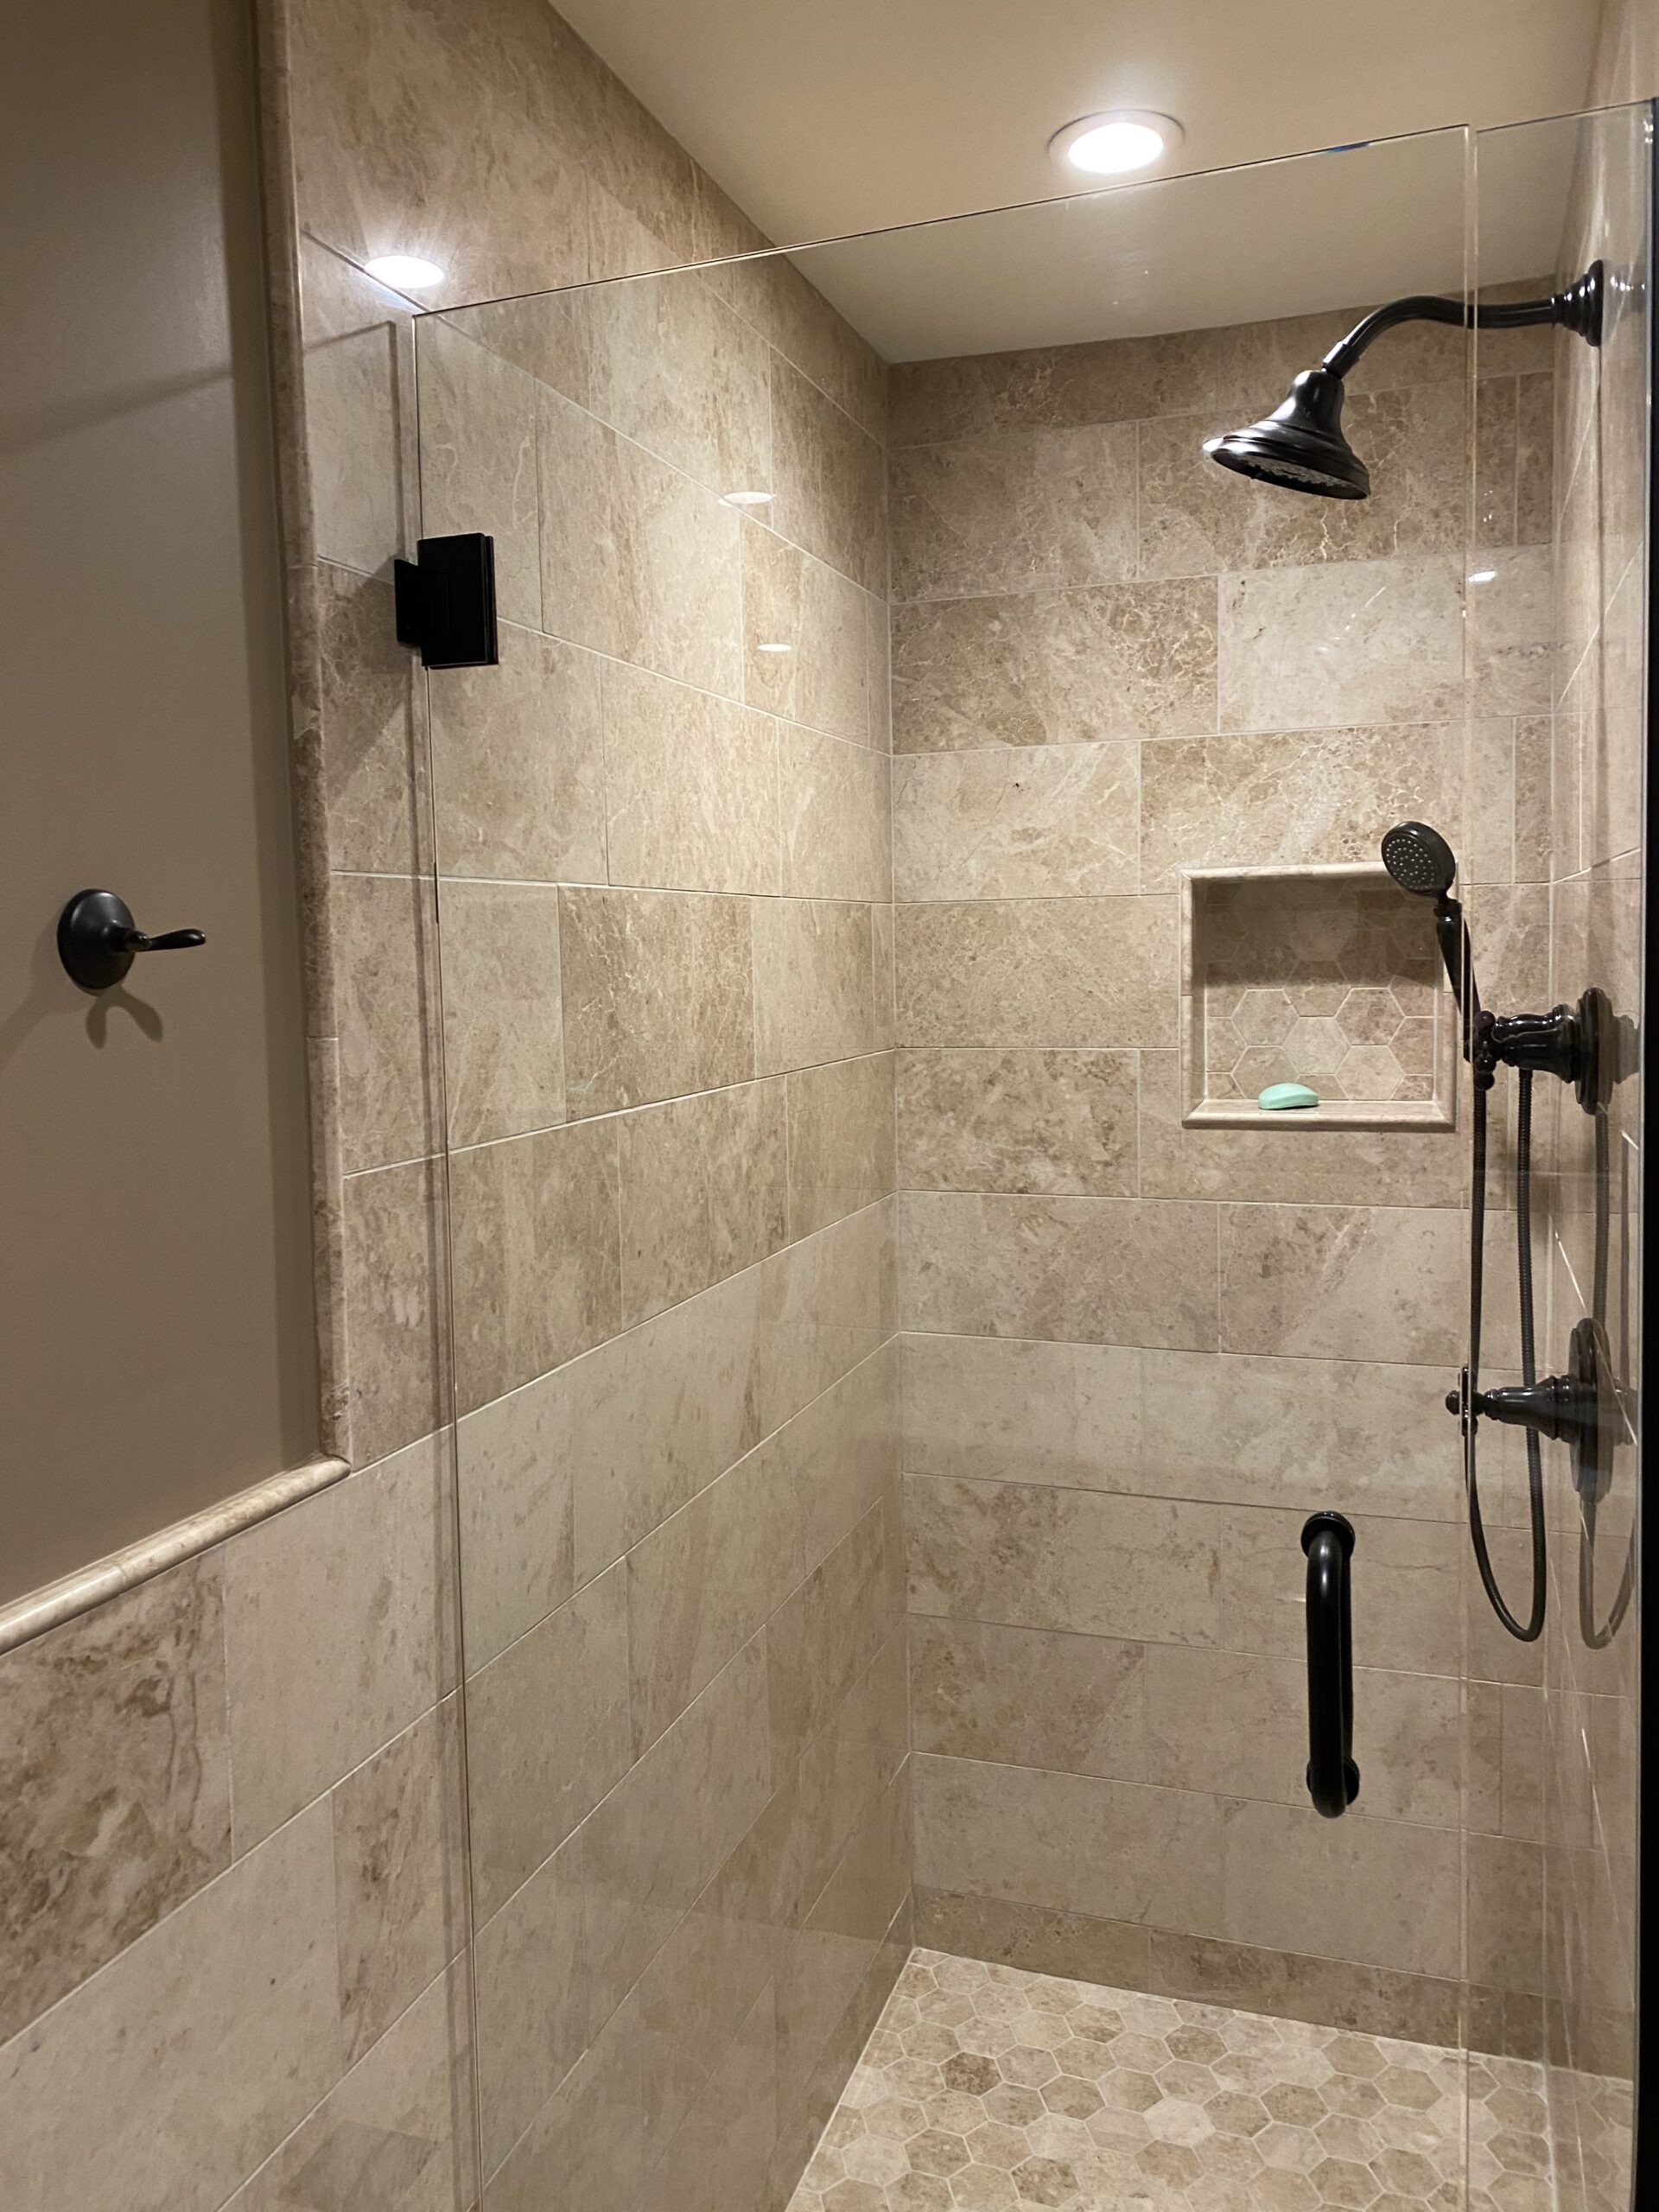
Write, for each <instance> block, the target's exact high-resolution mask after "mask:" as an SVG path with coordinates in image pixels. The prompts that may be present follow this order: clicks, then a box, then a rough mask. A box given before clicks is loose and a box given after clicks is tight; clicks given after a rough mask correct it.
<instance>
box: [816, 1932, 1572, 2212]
mask: <svg viewBox="0 0 1659 2212" xmlns="http://www.w3.org/2000/svg"><path fill="white" fill-rule="evenodd" d="M1465 2072H1466V2075H1467V2088H1466V2098H1467V2104H1466V2107H1465ZM1465 2108H1466V2110H1467V2115H1468V2136H1469V2142H1470V2151H1471V2176H1470V2182H1471V2186H1470V2193H1469V2196H1468V2205H1469V2208H1470V2212H1550V2207H1551V2204H1552V2202H1553V2198H1552V2184H1551V2179H1550V2174H1549V2165H1548V2145H1547V2143H1546V2140H1545V2136H1544V2128H1545V2124H1546V2116H1545V2106H1544V2098H1543V2069H1542V2068H1541V2067H1539V2066H1535V2065H1533V2064H1530V2063H1528V2062H1526V2061H1523V2060H1521V2059H1510V2058H1486V2057H1482V2056H1473V2057H1471V2058H1470V2059H1468V2060H1467V2062H1466V2064H1465V2059H1464V2057H1463V2056H1462V2054H1461V2053H1459V2052H1457V2051H1452V2050H1440V2049H1437V2048H1435V2047H1433V2045H1430V2044H1414V2043H1396V2042H1395V2041H1393V2040H1391V2039H1390V2038H1389V2037H1387V2036H1370V2035H1357V2034H1354V2033H1351V2032H1350V2031H1346V2030H1344V2029H1339V2028H1323V2027H1310V2026H1306V2025H1305V2024H1303V2023H1302V2022H1300V2021H1298V2020H1274V2019H1267V2018H1263V2017H1262V2015H1261V2014H1259V2013H1255V2012H1230V2011H1227V2010H1224V2009H1223V2008H1221V2007H1219V2006H1217V2005H1197V2004H1191V2003H1187V2002H1185V2000H1182V1999H1171V1998H1166V1997H1143V1996H1140V1995H1138V1994H1136V1993H1135V1992H1133V1991H1130V1990H1123V1989H1103V1988H1099V1987H1096V1986H1093V1985H1092V1984H1090V1983H1088V1982H1080V1981H1060V1980H1054V1979H1052V1977H1050V1976H1048V1975H1046V1974H1027V1973H1025V1972H1024V1971H1022V1970H1021V1969H1020V1968H1019V1967H999V1966H989V1965H986V1964H983V1963H982V1962H981V1961H979V1960H976V1959H956V1958H949V1957H946V1956H945V1955H944V1954H942V1953H940V1952H938V1951H918V1952H917V1953H915V1955H913V1957H912V1960H911V1961H910V1964H909V1965H908V1966H907V1967H906V1969H905V1971H904V1973H903V1974H901V1975H900V1976H899V1981H898V1984H897V1986H895V1988H894V1990H893V1995H892V1997H891V1998H890V1999H888V2001H887V2009H886V2011H885V2012H883V2013H882V2015H881V2018H880V2023H879V2024H878V2025H877V2027H876V2030H875V2032H874V2035H873V2036H872V2037H870V2040H869V2043H868V2045H867V2046H866V2049H865V2051H864V2055H863V2056H862V2058H861V2060H860V2062H859V2064H858V2066H857V2068H856V2069H855V2072H854V2074H853V2077H852V2079H851V2081H850V2082H849V2083H848V2085H847V2089H846V2094H844V2095H843V2097H842V2101H841V2103H840V2105H839V2106H838V2107H837V2108H836V2113H835V2115H834V2117H833V2118H832V2119H831V2120H830V2122H829V2126H828V2127H827V2128H826V2129H825V2130H824V2133H823V2140H822V2141H821V2142H820V2144H819V2145H818V2148H817V2152H816V2153H815V2154H814V2157H813V2159H812V2162H811V2164H810V2165H809V2166H808V2168H807V2170H806V2174H805V2177H804V2179H803V2181H802V2183H801V2185H800V2187H799V2188H798V2190H796V2192H795V2195H794V2197H793V2198H792V2199H791V2207H790V2212H1037V2208H1039V2207H1040V2208H1045V2212H1047V2208H1052V2212H1326V2208H1331V2209H1332V2212H1462V2208H1463V2206H1464V2202H1465V2199H1464V2192H1463V2181H1462V2177H1463V2164H1464V2137H1465Z"/></svg>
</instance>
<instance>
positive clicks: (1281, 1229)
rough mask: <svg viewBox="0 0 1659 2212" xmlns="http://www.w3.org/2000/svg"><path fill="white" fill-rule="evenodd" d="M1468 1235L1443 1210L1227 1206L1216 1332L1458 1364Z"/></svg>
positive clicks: (1237, 1347) (1299, 1346) (1239, 1341)
mask: <svg viewBox="0 0 1659 2212" xmlns="http://www.w3.org/2000/svg"><path fill="white" fill-rule="evenodd" d="M1465 1242H1466V1230H1465V1223H1464V1220H1463V1218H1462V1217H1461V1215H1459V1214H1457V1213H1453V1212H1452V1211H1449V1210H1447V1211H1426V1210H1425V1209H1423V1208H1421V1207H1413V1206H1375V1207H1369V1206H1250V1205H1243V1206H1241V1205H1230V1206H1224V1207H1223V1208H1222V1212H1221V1332H1222V1342H1223V1344H1224V1346H1225V1347H1226V1349H1227V1350H1228V1351H1258V1352H1275V1353H1292V1354H1295V1355H1298V1356H1300V1357H1310V1358H1315V1359H1319V1358H1324V1359H1358V1358H1371V1359H1386V1360H1395V1361H1406V1362H1428V1363H1433V1364H1436V1365H1446V1366H1454V1365H1455V1364H1456V1362H1457V1358H1458V1354H1459V1346H1460V1344H1461V1343H1462V1335H1461V1331H1462V1328H1463V1314H1462V1301H1461V1298H1460V1296H1459V1291H1460V1287H1461V1284H1462V1280H1463V1268H1464V1263H1465ZM1490 1355H1491V1347H1490V1346H1489V1356H1490Z"/></svg>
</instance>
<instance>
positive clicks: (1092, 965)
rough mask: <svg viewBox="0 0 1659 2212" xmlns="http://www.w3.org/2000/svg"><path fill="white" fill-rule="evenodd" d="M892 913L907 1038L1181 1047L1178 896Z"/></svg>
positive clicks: (994, 902) (902, 1033) (949, 1042)
mask: <svg viewBox="0 0 1659 2212" xmlns="http://www.w3.org/2000/svg"><path fill="white" fill-rule="evenodd" d="M894 920H895V924H896V929H897V946H898V955H897V958H898V1025H899V1043H900V1044H901V1045H913V1046H964V1045H965V1046H1001V1047H1011V1046H1039V1047H1043V1048H1046V1049H1048V1050H1050V1051H1059V1050H1065V1049H1067V1048H1071V1049H1092V1050H1096V1051H1106V1052H1111V1051H1122V1050H1125V1049H1131V1048H1133V1047H1135V1046H1166V1047H1170V1048H1173V1046H1174V1043H1175V1039H1176V1033H1175V1020H1176V997H1177V991H1176V965H1177V958H1178V950H1179V946H1178V939H1179V920H1178V917H1177V913H1176V906H1175V901H1174V900H1173V899H1138V898H1137V899H1119V898H1113V899H1007V900H1001V899H984V900H981V901H978V902H971V901H970V902H968V903H965V904H960V905H955V904H953V905H940V906H901V907H899V908H898V909H896V910H895V914H894Z"/></svg>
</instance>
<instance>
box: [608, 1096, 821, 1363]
mask: <svg viewBox="0 0 1659 2212" xmlns="http://www.w3.org/2000/svg"><path fill="white" fill-rule="evenodd" d="M616 1128H617V1141H618V1147H619V1152H620V1174H621V1216H622V1318H623V1321H624V1323H625V1324H626V1325H630V1326H631V1325H632V1324H633V1323H634V1322H636V1321H642V1320H644V1319H645V1318H646V1317H647V1316H648V1315H650V1314H652V1313H658V1311H660V1309H661V1308H662V1307H663V1306H671V1305H673V1304H674V1303H675V1302H676V1301H677V1300H679V1299H682V1298H690V1296H692V1295H693V1294H695V1293H696V1292H697V1291H700V1290H705V1289H707V1288H708V1287H709V1284H710V1283H713V1282H718V1281H720V1280H721V1277H722V1276H724V1275H729V1274H736V1273H737V1271H738V1269H739V1268H747V1267H752V1266H753V1264H754V1262H756V1261H758V1260H763V1259H765V1258H766V1255H767V1253H769V1252H775V1251H776V1250H777V1249H778V1248H779V1245H780V1244H782V1243H784V1242H785V1238H786V1237H787V1236H788V1234H789V1191H788V1181H789V1168H788V1137H787V1134H786V1129H787V1124H786V1119H785V1097H784V1085H783V1084H782V1082H781V1081H779V1080H778V1079H777V1078H775V1077H774V1078H772V1080H770V1081H768V1082H765V1083H750V1084H741V1085H740V1086H739V1087H738V1088H737V1089H735V1090H705V1091H701V1092H699V1093H697V1094H696V1096H693V1097H690V1098H676V1099H671V1101H670V1102H669V1103H667V1104H666V1105H663V1106H647V1107H644V1108H642V1109H640V1110H639V1112H637V1113H632V1114H626V1115H624V1116H622V1117H621V1119H620V1121H619V1122H617V1125H616Z"/></svg>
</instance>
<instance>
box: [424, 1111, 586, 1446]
mask: <svg viewBox="0 0 1659 2212" xmlns="http://www.w3.org/2000/svg"><path fill="white" fill-rule="evenodd" d="M617 1191H618V1166H617V1133H616V1127H615V1124H614V1122H608V1121H607V1122H573V1123H571V1124H570V1125H569V1127H568V1128H558V1129H546V1130H543V1131H542V1132H540V1133H539V1134H538V1135H534V1136H525V1137H512V1138H508V1139H506V1140H505V1141H503V1142H501V1143H499V1144H488V1145H477V1146H474V1147H473V1148H472V1149H470V1150H469V1151H466V1152H458V1153H455V1154H453V1155H452V1157H451V1160H450V1166H449V1198H450V1207H451V1212H452V1222H453V1228H452V1234H453V1237H454V1338H455V1387H456V1396H457V1399H458V1402H459V1404H460V1408H461V1411H462V1412H463V1413H471V1412H472V1411H473V1410H474V1408H476V1407H479V1406H483V1405H487V1404H488V1402H490V1400H491V1399H492V1398H499V1396H500V1395H502V1393H503V1392H504V1391H506V1390H512V1389H517V1388H518V1385H519V1384H520V1383H528V1382H530V1381H531V1380H532V1379H533V1378H534V1377H535V1376H538V1375H544V1374H546V1373H547V1371H548V1370H549V1369H550V1368H553V1367H556V1366H557V1365H558V1364H559V1363H560V1362H561V1361H562V1360H566V1359H570V1358H572V1357H575V1354H576V1353H577V1352H580V1351H587V1349H588V1346H589V1345H590V1344H597V1343H599V1342H601V1340H602V1339H603V1338H606V1337H610V1336H614V1335H615V1333H616V1332H617V1330H618V1329H619V1328H620V1325H621V1314H622V1274H621V1253H620V1243H619V1228H618V1222H617Z"/></svg>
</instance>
